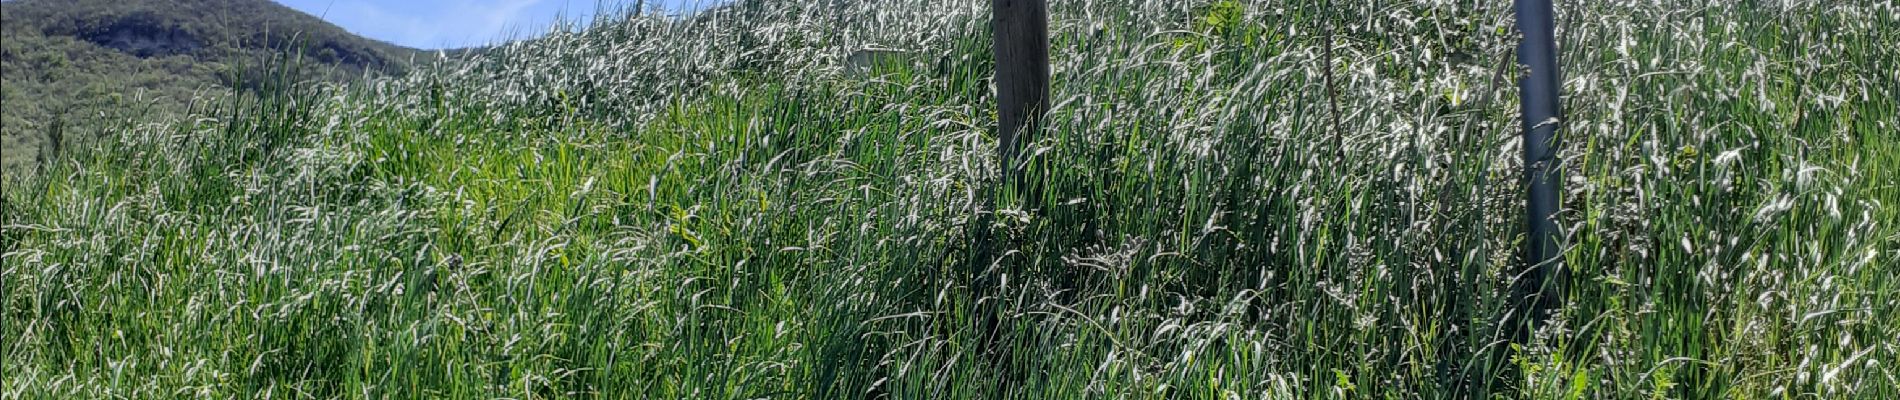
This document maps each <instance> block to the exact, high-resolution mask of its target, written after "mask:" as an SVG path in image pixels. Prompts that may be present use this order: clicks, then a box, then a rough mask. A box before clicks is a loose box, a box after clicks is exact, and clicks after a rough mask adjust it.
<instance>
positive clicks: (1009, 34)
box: [990, 0, 1049, 180]
mask: <svg viewBox="0 0 1900 400" xmlns="http://www.w3.org/2000/svg"><path fill="white" fill-rule="evenodd" d="M990 12H991V16H990V29H991V32H992V33H993V35H992V36H991V39H990V40H991V42H990V43H991V45H992V47H993V48H994V49H993V51H995V53H996V119H997V121H996V122H997V126H996V134H997V138H998V139H1000V140H1001V144H1000V145H999V146H998V148H997V154H998V156H999V157H1000V160H1001V161H1002V164H1003V175H1002V176H1003V177H1004V179H1005V180H1013V179H1014V177H1016V176H1017V175H1018V174H1019V172H1018V171H1017V169H1018V165H1017V164H1018V163H1019V162H1020V161H1021V160H1017V159H1016V156H1017V154H1018V153H1020V152H1021V150H1022V149H1021V147H1022V143H1023V142H1025V141H1026V140H1025V139H1027V138H1026V137H1025V136H1027V135H1034V134H1036V132H1037V131H1038V130H1040V129H1041V127H1042V123H1041V119H1042V113H1043V112H1044V111H1047V110H1048V108H1049V2H1048V0H991V1H990Z"/></svg>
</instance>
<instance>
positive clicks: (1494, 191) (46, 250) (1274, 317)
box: [0, 0, 1900, 399]
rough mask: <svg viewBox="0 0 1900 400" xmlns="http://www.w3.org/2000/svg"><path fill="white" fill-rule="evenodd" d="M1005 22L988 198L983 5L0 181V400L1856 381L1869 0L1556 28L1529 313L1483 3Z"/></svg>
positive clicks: (574, 52) (645, 61)
mask: <svg viewBox="0 0 1900 400" xmlns="http://www.w3.org/2000/svg"><path fill="white" fill-rule="evenodd" d="M1050 3H1051V8H1050V15H1051V18H1050V20H1051V28H1052V32H1051V37H1050V45H1051V48H1050V54H1051V57H1052V58H1053V60H1054V66H1053V73H1054V76H1053V78H1054V79H1053V80H1052V82H1053V84H1052V89H1051V91H1052V92H1051V94H1052V96H1053V97H1052V98H1053V101H1052V107H1051V108H1050V109H1049V110H1048V114H1047V116H1046V119H1045V123H1044V127H1043V129H1042V131H1041V132H1036V133H1034V134H1033V135H1031V136H1029V137H1028V138H1029V140H1026V143H1027V147H1026V150H1025V151H1024V152H1023V154H1024V155H1025V157H1026V158H1025V161H1023V162H1022V165H1024V168H1023V169H1022V170H1021V171H1019V172H1017V173H1018V174H1019V175H1018V176H1019V177H1020V179H1019V180H1011V181H1003V180H1001V178H1000V177H999V176H1000V175H1001V174H1000V172H999V171H997V168H998V164H999V162H998V160H997V159H996V154H997V152H996V151H995V149H996V146H997V142H998V140H997V138H995V137H994V135H993V134H992V132H993V131H994V129H995V128H996V127H995V125H996V122H995V117H994V116H993V115H994V112H993V111H992V110H993V108H994V107H995V99H994V95H993V90H992V88H991V86H992V85H991V84H990V82H989V79H990V78H989V77H990V76H991V74H992V73H993V71H992V69H993V68H992V67H991V66H990V64H991V62H990V61H989V60H991V59H992V58H991V54H990V49H989V46H990V38H989V37H988V35H989V32H990V26H989V16H988V7H989V6H990V2H988V1H983V0H878V1H836V2H813V1H802V0H800V1H794V0H783V1H779V0H756V1H746V2H742V3H740V4H738V5H735V6H733V7H730V8H722V9H718V10H714V11H711V12H708V13H706V14H703V15H695V16H692V17H690V18H674V17H663V16H656V15H650V14H649V15H622V16H618V17H614V18H602V19H600V20H599V21H597V22H596V23H595V24H593V25H591V26H590V27H589V28H588V29H585V30H582V31H579V32H556V33H554V34H551V35H549V36H547V37H545V38H542V39H539V40H535V41H530V42H516V43H511V44H507V45H503V46H499V47H495V48H492V49H489V50H488V51H485V52H482V53H479V54H469V55H467V57H466V58H464V59H457V60H452V61H451V62H448V63H443V64H431V65H420V66H413V67H411V68H412V70H411V73H408V74H403V75H400V76H376V77H372V78H370V79H365V80H361V81H349V82H326V83H322V84H312V85H297V86H294V87H288V88H280V89H279V90H276V91H260V93H259V95H257V96H227V97H223V98H218V99H212V100H207V101H206V104H207V106H205V107H199V108H197V109H196V110H197V111H193V112H192V113H191V114H189V115H187V117H186V118H182V119H179V120H162V121H146V120H141V121H140V122H141V123H140V124H136V125H133V126H131V127H129V128H126V129H120V130H114V131H111V132H108V134H107V135H103V136H100V137H98V138H97V140H95V141H92V142H91V143H90V144H88V145H86V146H75V147H72V148H70V149H68V150H67V151H66V154H65V155H63V156H62V158H61V159H60V160H61V161H60V162H57V163H53V164H51V165H52V166H51V167H49V168H46V169H45V170H42V171H39V172H38V173H35V174H29V175H19V176H11V177H6V178H0V179H6V180H5V181H4V183H5V184H4V185H0V318H4V320H3V321H0V359H4V360H6V362H4V363H0V398H9V399H10V398H23V399H39V398H53V399H66V398H176V397H188V398H213V399H236V398H243V399H249V398H298V399H303V398H318V399H330V398H393V399H408V398H426V399H495V398H513V399H549V398H605V399H649V398H650V399H860V398H862V399H1236V398H1239V399H1637V398H1649V399H1730V398H1734V399H1810V398H1813V399H1893V398H1900V373H1897V372H1896V368H1895V366H1896V365H1900V339H1896V338H1900V280H1896V279H1895V276H1896V275H1900V268H1897V266H1900V137H1896V135H1895V132H1896V131H1900V112H1897V111H1900V76H1896V75H1895V71H1900V52H1894V51H1891V50H1890V49H1889V48H1890V47H1892V44H1893V43H1900V6H1896V4H1895V2H1892V1H1884V0H1875V1H1853V0H1849V1H1828V2H1735V1H1729V0H1674V1H1666V2H1617V1H1595V2H1562V3H1564V4H1567V6H1565V7H1564V8H1563V9H1561V11H1560V14H1559V15H1558V19H1557V20H1558V21H1559V23H1560V26H1562V27H1563V28H1562V29H1563V32H1564V34H1562V35H1560V36H1559V38H1561V42H1560V43H1559V45H1560V46H1559V48H1560V49H1562V50H1563V55H1562V58H1561V60H1562V63H1563V68H1564V71H1565V76H1564V78H1565V79H1563V81H1562V82H1563V90H1564V110H1565V112H1566V120H1564V121H1563V123H1564V126H1563V128H1562V129H1563V132H1564V133H1565V135H1566V136H1565V137H1566V139H1565V140H1564V141H1563V142H1562V143H1559V144H1557V145H1558V146H1559V147H1560V148H1561V157H1560V159H1561V161H1560V163H1559V164H1558V165H1557V167H1558V168H1559V169H1561V170H1562V173H1563V176H1564V179H1562V180H1561V182H1562V186H1563V188H1562V191H1561V193H1562V195H1561V197H1562V198H1561V203H1560V204H1561V207H1562V210H1561V212H1560V213H1559V214H1558V218H1559V221H1558V222H1559V224H1558V225H1559V226H1560V227H1562V230H1563V233H1564V244H1565V246H1564V247H1563V259H1562V265H1563V271H1565V273H1564V274H1562V275H1563V280H1562V282H1563V285H1562V288H1563V291H1562V292H1563V296H1562V298H1561V299H1557V300H1556V301H1555V302H1556V303H1559V304H1560V307H1558V308H1557V310H1556V311H1555V315H1554V316H1553V317H1552V318H1550V319H1548V320H1532V319H1518V318H1513V317H1512V315H1511V313H1512V311H1513V310H1516V309H1518V308H1517V307H1514V305H1513V304H1512V302H1513V296H1512V288H1513V287H1514V286H1515V285H1517V284H1519V282H1520V280H1519V278H1520V273H1521V271H1523V270H1524V269H1525V267H1524V264H1525V263H1524V262H1523V261H1522V260H1518V256H1517V249H1519V248H1520V244H1521V243H1522V242H1523V241H1524V239H1523V234H1522V231H1523V230H1524V226H1525V225H1526V221H1525V218H1526V217H1525V215H1526V212H1525V210H1524V207H1523V205H1524V204H1525V202H1526V201H1525V199H1524V197H1525V196H1524V195H1523V192H1524V190H1523V187H1522V183H1521V182H1520V179H1521V176H1522V174H1523V173H1524V170H1525V165H1523V163H1522V162H1521V161H1520V154H1521V147H1520V146H1521V145H1522V143H1519V142H1518V139H1517V138H1518V133H1519V130H1520V129H1521V127H1522V126H1523V124H1522V121H1519V120H1518V118H1517V115H1518V109H1519V104H1518V101H1517V100H1516V99H1517V92H1516V88H1515V87H1514V85H1513V82H1512V80H1511V79H1510V78H1511V77H1512V76H1513V75H1512V74H1513V73H1514V71H1517V69H1515V68H1514V67H1512V66H1511V65H1512V63H1511V62H1510V61H1511V59H1510V55H1511V52H1512V49H1513V48H1514V47H1515V45H1516V42H1515V36H1516V35H1514V34H1512V33H1511V32H1512V26H1513V24H1512V21H1511V19H1512V17H1511V15H1512V13H1511V10H1510V8H1509V6H1508V2H1444V1H1432V2H1422V1H1399V0H1367V1H1333V2H1311V1H1306V2H1288V1H1235V0H1184V1H1149V0H1092V1H1078V0H1055V1H1051V2H1050ZM1326 3H1330V4H1332V5H1336V7H1322V6H1321V4H1326ZM1758 3H1772V4H1758ZM1328 27H1330V28H1332V29H1323V28H1328ZM1322 32H1330V33H1335V34H1325V33H1322ZM1329 38H1331V39H1332V40H1328V39H1329ZM867 48H876V49H881V50H880V51H884V53H880V54H885V55H880V56H879V57H883V58H884V60H883V64H884V65H873V66H871V67H866V68H853V67H851V66H850V65H849V64H850V61H849V60H851V59H853V58H854V57H853V54H857V52H858V51H859V50H862V49H867ZM1326 49H1330V51H1327V50H1326ZM1329 54H1330V55H1329ZM860 58H861V57H860ZM1333 104H1337V107H1336V109H1337V113H1335V112H1334V111H1333V110H1334V109H1335V107H1333V106H1332V105H1333ZM1021 194H1035V195H1034V196H1026V195H1021ZM984 249H987V250H988V251H984ZM1513 320H1520V321H1533V322H1531V323H1529V324H1528V325H1529V326H1520V325H1511V324H1509V323H1508V322H1506V321H1513ZM1527 328H1528V329H1527ZM1526 330H1528V331H1529V332H1532V333H1531V334H1528V335H1523V336H1519V335H1518V334H1517V333H1518V332H1525V331H1526Z"/></svg>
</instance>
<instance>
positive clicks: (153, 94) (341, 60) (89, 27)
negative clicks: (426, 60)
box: [0, 0, 421, 172]
mask: <svg viewBox="0 0 1900 400" xmlns="http://www.w3.org/2000/svg"><path fill="white" fill-rule="evenodd" d="M0 33H4V35H3V36H0V83H4V85H3V86H0V100H3V101H4V103H0V104H4V106H3V107H0V130H3V131H4V132H5V133H4V135H3V136H0V140H4V143H3V145H4V146H5V149H6V151H5V156H4V158H3V159H0V163H4V171H6V172H19V171H21V170H22V169H24V168H27V167H29V166H31V165H33V164H34V163H35V161H34V160H36V159H40V158H42V156H41V155H40V154H39V153H40V152H42V151H58V150H59V149H60V148H62V147H66V146H67V145H66V144H64V142H67V141H72V142H74V143H78V142H80V141H85V140H87V138H89V137H91V136H93V135H94V134H95V133H96V132H99V131H101V130H106V129H116V128H119V127H121V125H123V124H125V123H127V122H128V121H130V120H143V121H155V120H162V119H163V116H170V115H176V113H178V112H181V111H184V110H186V109H187V108H189V107H190V105H191V103H192V101H193V100H194V99H202V98H208V97H216V96H220V95H222V94H225V93H229V91H230V89H231V88H234V87H256V86H258V85H257V84H258V83H259V81H258V80H259V79H265V78H264V77H265V76H267V75H268V73H267V71H268V68H264V67H265V66H268V65H272V64H273V63H279V62H282V59H284V58H285V56H286V55H288V54H302V55H303V56H304V57H302V60H303V63H304V64H305V66H306V68H303V69H302V73H303V74H306V75H308V76H305V77H303V78H309V79H326V80H348V79H357V78H360V77H361V76H363V74H365V73H401V72H402V71H403V70H405V69H406V68H407V67H408V64H409V63H410V60H411V59H413V58H416V56H418V55H420V54H421V52H419V51H417V50H414V49H408V48H403V47H399V46H395V45H392V44H388V43H384V42H380V41H376V40H371V39H367V38H363V37H358V36H356V35H353V34H351V33H349V32H347V31H345V30H343V29H342V28H339V27H336V26H334V25H331V24H329V23H327V22H324V21H323V20H321V19H318V18H317V17H315V16H311V15H308V14H305V13H303V12H300V11H297V10H295V9H291V8H289V7H285V6H283V5H280V4H277V3H275V2H272V1H269V0H16V1H7V2H4V3H0ZM55 139H57V140H55Z"/></svg>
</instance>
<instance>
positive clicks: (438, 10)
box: [283, 0, 596, 48]
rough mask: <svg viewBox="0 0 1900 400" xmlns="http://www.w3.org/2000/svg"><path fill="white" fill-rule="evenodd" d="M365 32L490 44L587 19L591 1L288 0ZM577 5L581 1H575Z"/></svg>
mask: <svg viewBox="0 0 1900 400" xmlns="http://www.w3.org/2000/svg"><path fill="white" fill-rule="evenodd" d="M283 2H284V3H285V4H286V5H289V6H291V7H295V8H298V9H301V10H303V11H306V12H310V13H312V14H321V15H320V16H322V17H324V19H327V20H329V21H331V22H333V23H336V24H337V25H340V26H342V27H343V28H344V29H348V30H350V31H352V32H355V33H357V34H360V35H364V36H368V37H372V38H376V39H380V40H385V41H389V42H393V43H396V44H399V45H404V46H410V47H418V48H450V47H466V46H474V45H482V44H488V43H492V42H497V41H501V40H506V39H512V38H517V37H523V36H535V35H538V34H540V33H543V31H545V30H546V29H547V28H548V27H549V26H550V25H552V24H553V22H554V21H556V20H557V18H562V17H565V18H569V19H579V18H586V17H587V16H588V15H590V14H591V13H592V12H593V11H594V6H595V5H596V3H595V2H594V1H592V0H408V1H382V0H283ZM576 4H578V5H576Z"/></svg>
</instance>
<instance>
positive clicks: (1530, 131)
mask: <svg viewBox="0 0 1900 400" xmlns="http://www.w3.org/2000/svg"><path fill="white" fill-rule="evenodd" d="M1553 14H1554V13H1553V11H1552V6H1551V0H1517V27H1518V31H1519V33H1521V34H1522V35H1523V39H1522V41H1520V42H1519V43H1518V46H1517V59H1518V63H1519V64H1520V65H1519V74H1520V75H1519V76H1518V90H1519V95H1520V96H1521V99H1522V100H1523V102H1522V109H1521V112H1522V113H1523V116H1524V122H1523V123H1524V125H1523V127H1524V178H1525V182H1524V184H1525V187H1526V190H1527V191H1528V192H1529V193H1528V196H1526V198H1527V200H1528V202H1527V204H1526V207H1525V210H1526V211H1527V214H1526V215H1525V225H1526V226H1525V233H1526V238H1525V242H1524V260H1525V264H1526V267H1527V268H1530V270H1529V271H1525V274H1524V275H1523V278H1522V281H1520V282H1519V285H1520V286H1519V290H1518V293H1517V295H1518V296H1520V297H1519V298H1518V301H1519V302H1520V303H1519V305H1520V308H1518V310H1519V311H1520V315H1522V316H1525V317H1529V318H1531V320H1532V321H1541V320H1543V319H1545V318H1547V317H1548V316H1549V313H1550V312H1551V310H1553V309H1555V308H1556V306H1557V305H1558V304H1559V303H1560V301H1561V298H1560V296H1561V295H1562V294H1561V285H1562V283H1563V282H1562V277H1561V274H1562V270H1563V263H1562V255H1563V254H1562V252H1563V248H1562V246H1563V244H1562V240H1563V239H1562V237H1561V235H1560V233H1559V232H1558V225H1557V219H1556V218H1557V210H1558V206H1557V200H1558V197H1557V196H1558V195H1559V193H1560V190H1559V189H1560V188H1559V187H1558V186H1559V185H1560V184H1562V182H1563V180H1562V177H1561V174H1562V171H1561V170H1560V169H1559V168H1558V163H1559V160H1558V158H1557V151H1558V147H1559V145H1560V144H1562V136H1561V135H1562V131H1561V128H1562V127H1563V122H1564V120H1563V112H1562V110H1561V109H1560V106H1561V104H1560V99H1561V96H1562V93H1561V91H1562V89H1563V86H1562V85H1563V74H1562V72H1561V71H1559V70H1558V66H1557V40H1556V25H1555V18H1554V16H1553ZM1520 325H1521V326H1520V327H1527V326H1528V324H1520Z"/></svg>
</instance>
